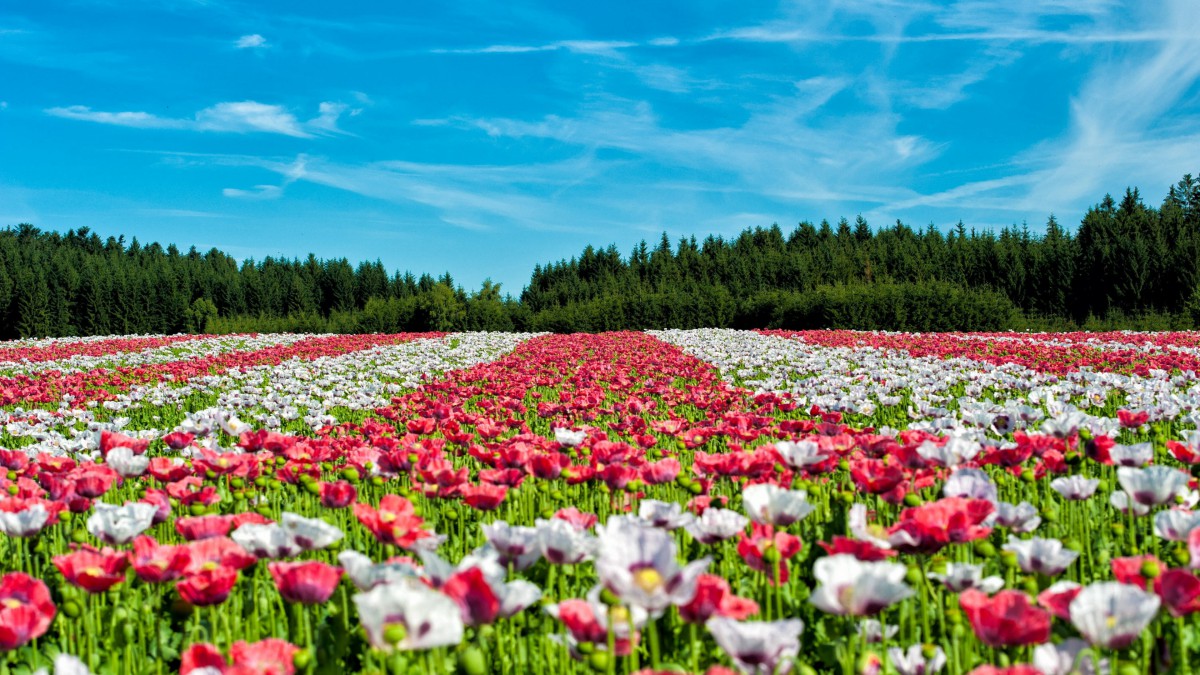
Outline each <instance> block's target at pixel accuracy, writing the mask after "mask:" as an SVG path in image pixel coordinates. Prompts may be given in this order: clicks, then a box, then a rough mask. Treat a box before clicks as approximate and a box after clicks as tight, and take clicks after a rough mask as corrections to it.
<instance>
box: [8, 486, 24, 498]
mask: <svg viewBox="0 0 1200 675" xmlns="http://www.w3.org/2000/svg"><path fill="white" fill-rule="evenodd" d="M7 490H8V494H10V495H13V496H14V497H15V496H16V494H17V493H18V492H20V491H21V488H19V487H17V484H16V483H13V484H12V485H9V486H8V488H7Z"/></svg>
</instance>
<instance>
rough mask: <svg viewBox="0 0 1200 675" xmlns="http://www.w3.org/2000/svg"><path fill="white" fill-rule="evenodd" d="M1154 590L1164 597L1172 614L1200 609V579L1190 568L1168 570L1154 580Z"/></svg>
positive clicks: (1182, 614)
mask: <svg viewBox="0 0 1200 675" xmlns="http://www.w3.org/2000/svg"><path fill="white" fill-rule="evenodd" d="M1154 592H1155V593H1157V594H1158V597H1160V598H1162V601H1163V604H1164V605H1166V606H1167V611H1169V612H1171V616H1174V617H1181V616H1187V615H1188V614H1193V613H1195V612H1197V611H1200V579H1198V578H1196V575H1195V574H1192V573H1191V572H1190V571H1189V570H1182V569H1176V570H1167V571H1166V572H1163V573H1162V574H1160V575H1159V576H1158V578H1157V579H1155V580H1154Z"/></svg>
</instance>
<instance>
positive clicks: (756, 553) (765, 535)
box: [738, 523, 802, 586]
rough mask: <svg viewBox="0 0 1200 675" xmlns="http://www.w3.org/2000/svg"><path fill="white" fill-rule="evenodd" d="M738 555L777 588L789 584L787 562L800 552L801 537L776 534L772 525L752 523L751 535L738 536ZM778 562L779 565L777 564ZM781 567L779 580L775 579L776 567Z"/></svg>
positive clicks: (785, 533)
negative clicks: (764, 575)
mask: <svg viewBox="0 0 1200 675" xmlns="http://www.w3.org/2000/svg"><path fill="white" fill-rule="evenodd" d="M738 537H739V539H738V555H740V556H742V560H745V561H746V564H747V565H749V566H750V568H751V569H755V570H758V571H759V572H762V573H763V574H766V575H767V577H768V579H770V580H771V583H773V584H775V585H776V586H778V585H782V584H785V583H787V580H788V566H787V561H788V560H790V559H791V558H792V557H794V556H795V555H796V554H797V553H799V552H800V547H801V545H802V544H801V542H800V537H797V536H795V535H793V534H788V533H787V532H776V531H775V528H774V527H772V526H770V525H762V524H760V523H752V524H751V525H750V535H749V536H747V535H746V533H745V532H742V533H741V534H739V535H738ZM776 561H778V563H776ZM776 564H778V566H779V578H778V579H775V578H774V577H775V567H776Z"/></svg>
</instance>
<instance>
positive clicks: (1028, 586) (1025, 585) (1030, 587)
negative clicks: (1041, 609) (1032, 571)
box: [1021, 577, 1038, 595]
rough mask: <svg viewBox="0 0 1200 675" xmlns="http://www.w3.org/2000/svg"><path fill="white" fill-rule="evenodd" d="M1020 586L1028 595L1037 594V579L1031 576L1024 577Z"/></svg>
mask: <svg viewBox="0 0 1200 675" xmlns="http://www.w3.org/2000/svg"><path fill="white" fill-rule="evenodd" d="M1021 588H1022V589H1023V590H1024V591H1025V592H1026V593H1028V594H1030V595H1037V594H1038V582H1037V579H1035V578H1033V577H1025V579H1024V580H1023V581H1022V582H1021Z"/></svg>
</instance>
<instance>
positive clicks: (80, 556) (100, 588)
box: [53, 546, 129, 593]
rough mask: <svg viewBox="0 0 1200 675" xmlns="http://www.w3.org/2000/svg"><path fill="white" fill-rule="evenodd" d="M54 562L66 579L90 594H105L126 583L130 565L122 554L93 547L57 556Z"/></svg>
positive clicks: (109, 549) (108, 549)
mask: <svg viewBox="0 0 1200 675" xmlns="http://www.w3.org/2000/svg"><path fill="white" fill-rule="evenodd" d="M53 561H54V566H55V567H57V568H58V571H59V572H61V573H62V575H63V578H64V579H66V580H67V581H68V582H69V583H71V584H72V585H74V586H78V587H80V588H82V589H84V590H86V591H87V592H89V593H103V592H104V591H107V590H108V589H110V588H112V587H113V586H116V585H117V584H119V583H121V582H122V581H125V568H126V566H127V565H128V564H129V560H128V558H126V556H125V554H124V553H122V552H119V551H114V550H112V549H111V548H107V547H105V548H104V549H102V550H97V549H95V548H92V547H91V546H85V547H82V548H80V549H79V550H78V551H75V552H74V553H68V554H66V555H60V556H55V557H54V558H53Z"/></svg>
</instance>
